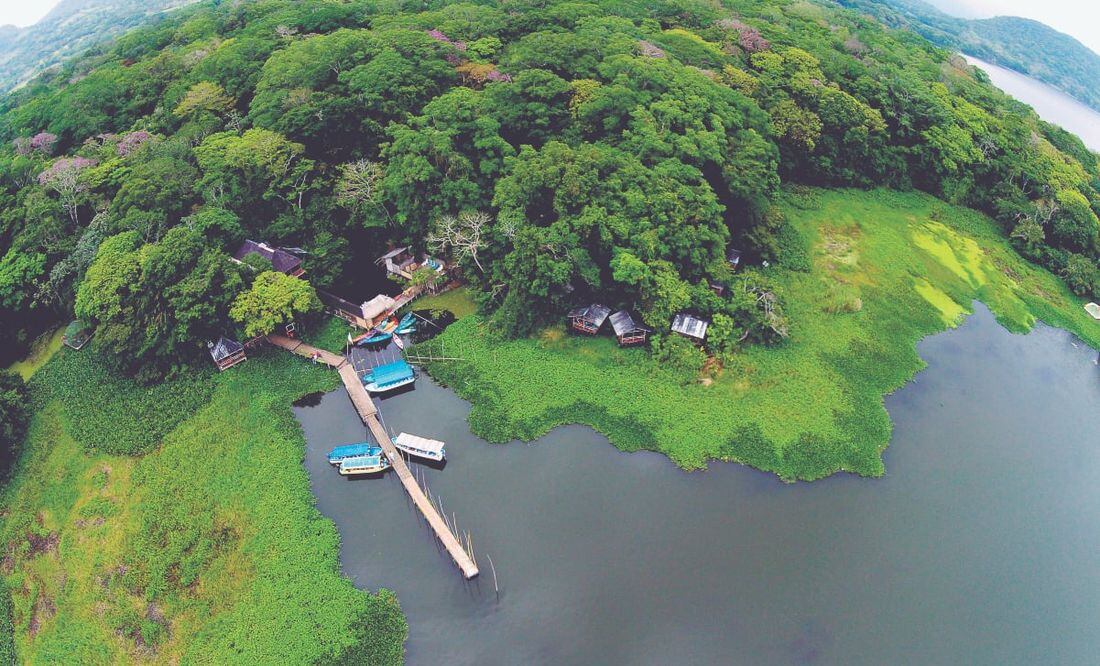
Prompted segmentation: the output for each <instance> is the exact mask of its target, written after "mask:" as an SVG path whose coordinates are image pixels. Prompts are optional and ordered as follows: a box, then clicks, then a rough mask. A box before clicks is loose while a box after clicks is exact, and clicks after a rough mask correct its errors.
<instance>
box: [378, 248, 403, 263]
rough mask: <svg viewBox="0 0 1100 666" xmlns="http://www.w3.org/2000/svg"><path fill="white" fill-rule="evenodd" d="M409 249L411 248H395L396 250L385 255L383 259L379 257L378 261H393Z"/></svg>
mask: <svg viewBox="0 0 1100 666" xmlns="http://www.w3.org/2000/svg"><path fill="white" fill-rule="evenodd" d="M407 249H409V248H408V247H398V248H394V249H392V250H390V251H389V252H387V253H385V254H383V255H382V256H381V257H378V259H377V261H385V260H386V259H393V258H394V257H396V256H397V255H399V254H401V253H402V252H404V251H405V250H407Z"/></svg>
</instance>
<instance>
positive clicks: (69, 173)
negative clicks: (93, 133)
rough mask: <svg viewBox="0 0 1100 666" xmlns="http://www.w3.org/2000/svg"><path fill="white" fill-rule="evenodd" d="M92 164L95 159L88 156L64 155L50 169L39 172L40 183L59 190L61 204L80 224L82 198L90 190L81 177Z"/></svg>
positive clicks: (56, 190) (74, 220)
mask: <svg viewBox="0 0 1100 666" xmlns="http://www.w3.org/2000/svg"><path fill="white" fill-rule="evenodd" d="M90 166H95V160H90V159H88V158H86V157H62V158H61V159H59V160H57V161H55V162H54V163H53V164H51V165H50V168H49V169H46V170H45V171H43V172H42V173H40V174H38V183H39V184H40V185H42V186H43V187H48V188H50V189H51V190H53V191H54V192H57V196H58V197H59V198H60V199H61V206H62V207H63V208H64V209H65V212H66V213H68V214H69V218H70V219H72V221H73V224H76V225H79V224H80V215H79V211H80V202H81V199H82V198H83V195H84V193H85V192H87V191H88V184H87V183H86V182H85V181H84V179H83V178H81V173H82V172H83V171H84V170H85V169H87V168H88V167H90Z"/></svg>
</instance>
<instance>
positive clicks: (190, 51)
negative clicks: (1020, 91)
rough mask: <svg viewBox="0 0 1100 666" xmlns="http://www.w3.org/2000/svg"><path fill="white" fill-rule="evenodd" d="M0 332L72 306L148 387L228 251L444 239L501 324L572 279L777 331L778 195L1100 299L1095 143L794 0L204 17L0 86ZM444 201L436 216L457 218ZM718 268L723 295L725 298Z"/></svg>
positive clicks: (209, 7) (191, 350)
mask: <svg viewBox="0 0 1100 666" xmlns="http://www.w3.org/2000/svg"><path fill="white" fill-rule="evenodd" d="M0 136H2V138H3V145H4V148H3V149H2V151H0V179H2V181H0V182H2V183H3V185H2V187H3V189H2V190H0V201H2V213H0V215H2V217H0V243H2V246H0V247H2V249H3V251H4V253H3V256H2V259H0V306H2V307H3V313H2V314H3V317H4V319H5V321H13V322H18V325H17V326H14V327H10V328H5V331H4V335H5V342H6V343H8V344H6V345H5V347H4V348H5V349H7V350H11V349H14V347H13V346H12V345H11V344H10V343H12V342H15V343H19V342H22V341H25V340H27V339H28V338H29V337H30V336H31V335H32V334H33V333H35V332H36V331H37V330H40V329H41V328H43V327H45V326H47V325H50V324H52V323H53V322H55V321H57V320H59V319H62V318H65V317H69V316H70V315H71V313H72V312H73V311H74V309H75V312H76V314H77V315H79V316H80V317H82V318H83V319H85V320H87V321H88V322H89V324H91V325H92V326H95V327H96V329H97V334H96V336H95V338H94V343H93V344H94V346H95V347H96V348H97V349H98V351H99V352H101V353H103V354H104V355H105V356H106V357H107V358H109V359H112V361H113V362H114V363H115V364H116V366H117V367H118V368H120V369H122V370H124V371H126V372H131V373H134V372H140V373H141V374H142V376H144V377H146V378H153V377H157V376H162V375H164V374H165V373H169V372H172V371H173V369H176V368H179V367H181V366H182V365H186V364H188V363H190V362H193V361H194V360H196V359H199V358H201V357H202V354H203V353H204V351H205V341H206V340H207V339H210V338H211V337H212V336H215V335H217V334H218V333H220V332H222V331H226V330H232V329H233V328H234V322H232V321H231V320H230V318H229V310H230V305H231V303H232V302H233V300H234V299H235V298H236V297H237V295H238V294H239V293H241V292H242V291H244V290H246V289H248V288H249V284H250V283H251V281H252V280H253V279H254V276H255V273H254V272H253V271H250V270H247V269H242V268H240V267H239V266H237V265H234V264H231V263H230V262H228V261H227V260H226V257H227V252H231V251H232V250H233V249H234V248H235V246H236V244H237V243H238V242H239V241H240V240H241V239H242V238H244V237H246V236H247V237H250V238H257V239H266V240H268V241H270V242H273V243H279V244H285V245H291V246H297V247H301V248H303V249H305V250H306V252H307V253H308V254H307V259H306V269H307V273H308V276H309V279H310V280H311V282H312V283H313V284H315V285H317V286H326V285H328V284H330V283H332V282H334V281H336V280H339V279H340V276H341V274H342V273H344V272H345V271H347V270H348V269H349V267H352V266H353V264H354V262H357V261H364V257H362V256H354V255H353V253H352V252H351V250H350V248H351V247H352V246H353V245H354V247H356V248H359V249H362V248H366V249H368V250H370V249H373V250H383V249H384V247H385V246H386V244H387V243H388V242H399V243H410V244H412V245H414V246H418V247H424V246H426V245H428V244H429V243H430V241H435V242H434V243H432V244H433V245H434V246H435V247H436V249H438V250H440V251H443V252H449V253H450V254H452V255H453V257H454V258H455V259H457V260H458V261H459V262H460V264H461V266H462V268H463V269H464V275H465V277H466V279H467V280H468V281H470V282H471V283H472V284H474V285H475V286H476V287H477V288H478V290H479V292H480V293H481V294H482V296H481V302H482V306H483V308H484V309H485V310H486V311H487V312H491V313H494V317H495V321H496V323H497V324H498V325H499V327H500V328H501V329H503V330H505V331H506V332H509V333H511V334H513V335H521V334H524V333H526V332H529V331H531V330H532V329H533V328H534V327H535V326H537V325H539V324H540V323H541V322H545V321H548V320H551V319H555V318H557V317H558V316H560V314H561V313H562V312H563V311H564V309H565V308H566V307H567V305H569V304H571V303H573V302H576V301H578V300H581V299H585V298H588V297H589V296H598V298H600V299H601V300H604V301H609V302H611V303H615V304H619V303H622V304H631V303H634V304H637V306H638V307H639V309H640V310H641V312H642V314H643V316H644V318H645V319H646V321H647V322H649V323H650V324H652V325H653V326H655V327H664V326H666V325H667V321H668V317H669V315H670V314H671V313H673V312H674V311H677V310H680V309H683V308H686V307H690V308H692V309H694V310H695V311H697V312H700V313H702V314H703V315H706V316H712V317H713V316H716V315H721V316H722V317H725V320H724V321H728V322H729V327H730V328H731V330H732V331H736V334H733V335H730V336H729V337H728V339H727V341H726V342H715V343H713V344H714V345H715V346H718V347H725V346H727V345H734V346H736V345H739V344H745V343H752V342H765V343H766V342H774V341H776V340H779V339H781V338H782V337H783V333H784V325H785V324H784V315H783V309H782V294H781V293H778V292H777V291H776V290H774V289H773V288H772V285H771V284H770V281H769V278H768V276H767V273H766V271H765V272H760V271H753V270H750V271H747V272H744V273H741V274H739V275H737V276H733V275H731V274H730V271H729V267H728V266H727V264H726V262H725V261H724V260H723V258H724V255H725V252H726V250H727V249H728V248H730V247H735V248H738V249H741V250H744V251H745V252H746V258H747V259H748V262H749V263H752V264H756V263H759V262H761V261H770V262H775V261H776V260H781V259H782V258H783V255H784V239H785V238H786V231H785V229H786V228H787V227H786V225H785V223H784V221H783V219H782V216H781V215H780V214H779V213H778V211H777V210H775V209H773V208H772V207H771V204H770V201H771V198H772V195H773V193H774V192H775V191H776V189H777V188H778V187H779V184H780V182H781V181H787V182H803V183H814V184H828V185H856V186H868V185H887V186H891V187H897V188H908V187H916V188H920V189H923V190H926V191H929V192H931V193H934V194H937V195H939V196H942V197H944V198H946V199H948V200H951V201H954V202H960V203H964V204H966V205H970V206H973V207H976V208H979V209H981V210H984V211H988V212H989V213H991V214H993V215H995V216H996V218H997V219H998V220H999V221H1000V222H1001V223H1002V225H1003V228H1004V232H1005V234H1006V235H1010V236H1011V237H1012V238H1013V240H1014V242H1015V243H1016V244H1017V246H1018V247H1019V249H1020V250H1021V251H1022V252H1024V253H1025V254H1026V255H1027V256H1029V257H1031V258H1033V259H1034V260H1036V261H1038V262H1040V263H1042V264H1043V265H1045V266H1048V267H1050V268H1051V270H1053V271H1054V272H1056V273H1059V274H1062V275H1063V276H1064V277H1065V279H1066V280H1067V282H1068V283H1069V284H1070V286H1071V287H1072V288H1073V289H1074V290H1076V291H1077V292H1078V293H1080V294H1090V293H1091V294H1094V293H1096V291H1097V289H1098V287H1097V281H1098V277H1097V267H1096V257H1097V230H1098V223H1097V217H1096V212H1095V211H1096V209H1097V207H1098V205H1100V197H1098V194H1097V190H1096V189H1095V185H1096V174H1097V164H1096V158H1095V156H1094V155H1093V154H1091V153H1090V152H1088V151H1087V150H1086V149H1085V148H1084V147H1083V145H1082V144H1081V142H1080V141H1079V140H1077V139H1076V138H1075V137H1073V136H1070V135H1068V134H1067V133H1065V132H1063V131H1061V130H1059V129H1057V128H1054V127H1052V126H1049V125H1046V124H1044V123H1042V122H1040V121H1039V120H1038V119H1037V118H1036V117H1035V116H1034V115H1033V114H1031V113H1030V111H1027V110H1025V109H1024V108H1023V107H1022V106H1021V105H1019V104H1016V103H1014V102H1012V101H1011V100H1009V99H1008V98H1006V97H1005V96H1003V95H1002V94H1000V93H999V92H998V91H996V90H995V89H994V88H992V87H991V86H989V85H987V84H985V83H983V82H982V81H981V80H979V79H978V78H975V75H974V73H973V71H972V70H971V69H970V68H968V67H967V66H966V65H965V64H964V63H963V62H962V61H961V60H958V59H955V58H952V57H950V55H949V54H948V53H947V52H944V51H941V50H939V49H938V48H936V47H933V46H932V45H930V44H928V43H927V42H925V41H924V40H923V39H921V38H919V37H916V36H915V35H911V34H906V33H892V32H888V31H887V30H884V29H883V28H882V27H881V26H879V25H878V24H877V23H875V22H874V21H873V20H871V19H869V18H866V17H863V16H861V15H858V14H856V13H853V12H847V11H840V10H836V9H831V8H827V7H823V6H819V5H815V4H812V3H808V2H804V1H796V2H787V1H785V0H771V1H770V2H764V3H760V2H733V3H730V6H729V7H728V8H719V7H717V6H714V5H709V4H705V3H691V2H677V3H666V2H623V1H610V0H608V1H605V2H602V3H549V4H545V5H543V4H538V5H530V6H522V5H509V8H508V9H507V10H504V9H502V8H500V7H497V6H495V5H494V4H491V3H490V4H482V5H473V4H466V3H456V4H440V5H438V6H436V7H434V8H429V9H427V10H425V11H421V12H404V11H401V12H396V13H395V11H394V10H393V9H392V8H390V7H389V6H388V5H379V4H374V3H371V2H335V1H315V2H305V3H295V2H279V1H271V0H267V1H259V2H245V3H225V4H202V5H199V6H196V7H193V8H190V9H185V10H182V11H181V12H179V13H177V14H176V15H174V16H172V17H171V18H170V19H168V20H165V21H162V22H160V23H158V24H157V25H155V26H152V27H150V28H145V29H140V30H136V31H134V32H131V33H129V34H127V35H126V36H125V37H123V38H121V39H119V40H118V41H117V43H115V44H114V46H112V47H111V49H110V50H109V51H108V52H106V53H104V54H103V55H100V56H94V57H88V58H84V59H81V60H77V61H74V62H71V63H69V64H67V65H66V67H65V69H64V71H63V72H62V73H61V74H60V75H58V76H53V77H49V78H48V79H46V80H43V81H41V82H38V83H36V84H35V85H32V86H30V87H28V88H27V89H25V90H21V91H19V92H18V93H16V94H13V95H10V96H9V97H7V98H6V99H5V100H3V102H2V103H0ZM452 217H453V218H454V219H452ZM708 283H725V284H731V285H733V286H735V287H736V288H734V289H731V290H729V292H728V293H729V294H732V296H725V297H719V296H717V295H715V293H714V291H712V290H711V288H710V287H709V286H708Z"/></svg>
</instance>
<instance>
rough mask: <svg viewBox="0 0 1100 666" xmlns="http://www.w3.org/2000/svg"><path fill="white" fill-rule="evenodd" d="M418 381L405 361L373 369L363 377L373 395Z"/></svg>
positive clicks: (364, 383)
mask: <svg viewBox="0 0 1100 666" xmlns="http://www.w3.org/2000/svg"><path fill="white" fill-rule="evenodd" d="M415 381H416V373H414V372H413V368H412V366H411V365H409V364H408V362H407V361H405V360H404V359H400V360H397V361H394V362H393V363H387V364H385V365H380V366H378V367H376V368H373V369H372V370H371V371H370V372H368V373H367V374H365V375H363V385H364V386H366V388H367V390H368V391H370V392H371V393H383V392H385V391H391V390H393V389H395V388H400V387H402V386H407V385H409V384H412V383H413V382H415Z"/></svg>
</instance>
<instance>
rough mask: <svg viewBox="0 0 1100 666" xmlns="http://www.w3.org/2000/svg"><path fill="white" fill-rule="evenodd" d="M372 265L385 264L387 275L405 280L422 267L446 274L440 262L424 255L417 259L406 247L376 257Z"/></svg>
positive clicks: (409, 278) (445, 269)
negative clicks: (397, 276)
mask: <svg viewBox="0 0 1100 666" xmlns="http://www.w3.org/2000/svg"><path fill="white" fill-rule="evenodd" d="M374 263H376V264H385V266H386V272H387V273H390V274H392V275H399V276H401V277H403V278H405V279H406V280H411V279H412V275H413V273H415V272H416V271H417V270H419V269H421V268H423V267H428V268H430V269H432V270H433V271H435V272H436V273H439V274H440V275H442V274H444V273H446V272H447V267H446V265H445V264H444V263H443V262H442V261H440V260H438V259H435V258H433V257H429V256H428V255H426V254H422V255H420V257H419V258H418V257H417V256H416V255H415V254H413V253H412V252H410V251H409V248H407V247H398V248H394V249H392V250H390V251H389V252H387V253H386V254H383V255H382V256H381V257H378V259H376V260H375V261H374Z"/></svg>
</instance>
